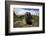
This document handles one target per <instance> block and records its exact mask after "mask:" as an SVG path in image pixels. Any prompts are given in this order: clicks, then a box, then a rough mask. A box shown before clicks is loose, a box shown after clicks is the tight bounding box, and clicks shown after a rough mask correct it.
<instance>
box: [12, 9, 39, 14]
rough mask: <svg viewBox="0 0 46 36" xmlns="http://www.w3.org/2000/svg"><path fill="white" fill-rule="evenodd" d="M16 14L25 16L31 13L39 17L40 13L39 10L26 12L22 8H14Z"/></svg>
mask: <svg viewBox="0 0 46 36" xmlns="http://www.w3.org/2000/svg"><path fill="white" fill-rule="evenodd" d="M13 11H14V12H15V14H16V15H24V14H25V13H26V12H30V13H31V14H32V15H39V11H38V10H36V9H35V10H33V9H32V10H24V9H22V8H14V10H13Z"/></svg>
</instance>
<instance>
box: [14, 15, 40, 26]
mask: <svg viewBox="0 0 46 36" xmlns="http://www.w3.org/2000/svg"><path fill="white" fill-rule="evenodd" d="M22 19H24V16H14V27H36V26H39V16H36V15H32V25H28V24H24V23H22ZM16 21H20V22H17V23H16Z"/></svg>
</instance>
